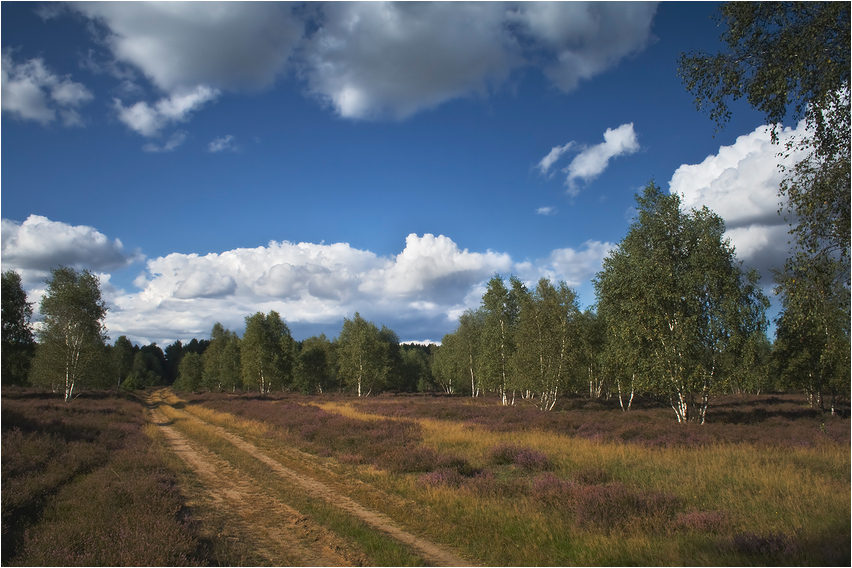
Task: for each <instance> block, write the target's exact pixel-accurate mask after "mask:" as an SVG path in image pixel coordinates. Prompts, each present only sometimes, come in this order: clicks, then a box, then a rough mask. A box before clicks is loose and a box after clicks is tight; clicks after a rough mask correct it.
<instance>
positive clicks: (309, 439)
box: [186, 393, 470, 473]
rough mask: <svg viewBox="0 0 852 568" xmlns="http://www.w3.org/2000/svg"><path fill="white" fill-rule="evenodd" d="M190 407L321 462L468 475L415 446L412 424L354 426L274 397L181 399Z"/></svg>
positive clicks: (301, 401) (301, 400) (456, 461)
mask: <svg viewBox="0 0 852 568" xmlns="http://www.w3.org/2000/svg"><path fill="white" fill-rule="evenodd" d="M186 399H187V401H188V402H189V403H191V404H193V403H194V404H198V403H203V404H204V406H206V407H208V408H213V409H215V410H219V411H223V412H228V413H229V414H233V415H235V416H238V417H243V418H249V419H252V420H257V421H261V422H263V424H264V425H266V426H267V427H269V428H270V431H269V433H268V435H270V436H278V437H280V438H283V439H284V440H286V441H288V442H290V443H295V444H296V445H297V446H298V447H299V448H300V449H302V450H304V451H308V452H311V453H314V454H317V455H321V456H335V457H337V458H338V459H339V460H341V461H345V462H347V463H355V464H366V463H368V464H373V465H376V466H378V467H380V468H383V469H387V470H390V471H393V472H396V473H413V472H427V471H432V470H434V469H436V468H447V467H450V468H453V469H455V470H458V471H462V472H465V471H469V470H470V466H469V464H468V463H467V462H466V460H464V459H462V458H459V457H458V456H454V455H452V454H448V453H440V452H437V451H435V450H434V449H431V448H428V447H424V446H422V445H420V442H421V441H422V432H421V428H420V426H419V425H418V424H417V423H416V422H414V421H413V420H397V419H388V418H381V417H377V418H373V419H369V420H359V419H356V418H351V417H348V416H343V415H341V414H339V413H336V412H329V411H327V410H324V409H322V408H320V407H319V406H317V405H315V404H310V403H309V402H307V401H309V400H310V398H309V397H301V396H297V395H289V396H288V395H279V396H277V397H274V398H267V397H259V396H255V395H242V396H239V395H216V394H211V393H207V394H202V395H191V396H187V397H186Z"/></svg>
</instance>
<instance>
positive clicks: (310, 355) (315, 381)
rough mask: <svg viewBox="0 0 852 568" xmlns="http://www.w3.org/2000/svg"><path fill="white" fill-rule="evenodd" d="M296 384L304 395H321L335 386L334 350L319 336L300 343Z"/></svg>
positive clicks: (321, 335) (323, 335)
mask: <svg viewBox="0 0 852 568" xmlns="http://www.w3.org/2000/svg"><path fill="white" fill-rule="evenodd" d="M296 384H297V386H298V387H299V390H301V391H302V392H303V393H305V394H310V393H317V394H321V393H323V392H326V391H328V390H330V389H333V388H334V387H336V386H337V384H338V383H337V372H336V365H335V355H334V348H333V346H332V343H331V341H329V340H328V338H327V337H326V336H325V334H320V335H318V336H313V337H309V338H308V339H306V340H305V341H303V342H302V349H301V351H299V360H298V365H297V367H296Z"/></svg>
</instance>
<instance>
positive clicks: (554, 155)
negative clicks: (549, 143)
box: [536, 141, 575, 176]
mask: <svg viewBox="0 0 852 568" xmlns="http://www.w3.org/2000/svg"><path fill="white" fill-rule="evenodd" d="M574 144H575V142H573V141H571V142H568V143H567V144H565V145H564V146H554V147H553V148H552V149H551V150H550V152H549V153H548V154H547V156H545V157H544V158H542V159H541V161H540V162H539V163H538V164H537V165H536V167H537V168H538V171H539V172H540V173H541V175H543V176H546V175H547V172H548V171H549V170H550V166H552V165H553V164H554V162H556V161H557V160H558V159H559V158H560V156H562V154H564V153H565V152H567V151H568V150H570V149H571V148H572V147H573V146H574Z"/></svg>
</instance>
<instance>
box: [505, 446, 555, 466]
mask: <svg viewBox="0 0 852 568" xmlns="http://www.w3.org/2000/svg"><path fill="white" fill-rule="evenodd" d="M490 456H491V462H492V463H494V464H495V465H516V466H518V467H520V468H523V469H525V470H527V471H543V470H546V469H550V468H551V463H550V459H549V458H548V457H547V456H546V455H544V454H543V453H542V452H540V451H538V450H535V449H532V448H523V447H519V446H513V445H511V444H500V445H498V446H495V447H494V448H492V449H491V452H490Z"/></svg>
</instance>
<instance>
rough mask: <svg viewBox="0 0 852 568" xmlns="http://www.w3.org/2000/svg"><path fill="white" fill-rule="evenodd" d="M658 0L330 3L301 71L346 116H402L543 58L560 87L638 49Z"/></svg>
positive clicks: (494, 84)
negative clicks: (611, 0)
mask: <svg viewBox="0 0 852 568" xmlns="http://www.w3.org/2000/svg"><path fill="white" fill-rule="evenodd" d="M655 11H656V4H654V3H651V4H647V3H642V4H640V3H629V4H619V5H618V7H611V6H605V5H602V3H597V2H591V3H584V2H559V3H554V4H552V5H551V4H542V3H535V2H531V3H527V2H512V3H490V2H481V3H480V2H476V3H472V4H458V3H452V2H447V3H444V2H438V3H423V4H421V3H398V4H390V3H372V2H365V3H332V4H328V5H326V6H324V8H323V12H324V15H325V19H324V20H323V22H322V26H321V28H320V29H319V30H318V32H317V33H316V34H315V35H314V36H313V37H312V38H310V39H309V40H308V41H306V42H305V51H304V54H305V58H304V61H302V65H301V68H302V71H303V74H304V75H305V76H306V77H307V79H308V84H309V86H310V88H311V90H312V91H313V92H314V94H315V95H317V96H318V97H320V98H321V99H323V100H325V101H327V102H329V103H330V104H331V105H332V106H333V108H334V109H335V110H336V111H337V112H338V113H339V114H340V115H341V116H344V117H350V118H372V117H377V116H384V115H388V116H391V117H394V118H405V117H407V116H410V115H411V114H414V113H416V112H419V111H421V110H423V109H428V108H432V107H434V106H436V105H438V104H440V103H443V102H445V101H448V100H451V99H455V98H459V97H464V96H470V95H480V96H482V95H487V94H489V93H490V92H491V91H493V90H495V89H497V88H499V87H500V86H502V85H503V84H504V83H505V82H506V81H507V79H508V78H509V76H510V74H511V73H512V72H513V71H515V70H518V69H520V68H522V67H525V66H531V65H532V66H541V67H543V69H544V72H545V74H546V75H547V76H548V77H549V78H550V79H551V81H552V82H553V83H554V84H555V85H556V86H557V87H558V88H560V89H562V90H563V91H565V92H568V91H571V90H573V89H575V88H576V86H577V84H578V82H579V81H580V80H581V79H588V78H590V77H592V76H594V75H597V74H599V73H601V72H602V71H604V70H606V69H608V68H610V67H612V66H614V65H615V64H616V63H617V62H618V61H619V60H620V59H622V58H623V57H625V56H627V55H630V54H633V53H636V52H638V51H641V50H642V49H644V47H645V46H646V45H647V43H648V41H649V38H650V37H651V36H650V26H651V23H652V20H653V15H654V13H655Z"/></svg>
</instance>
